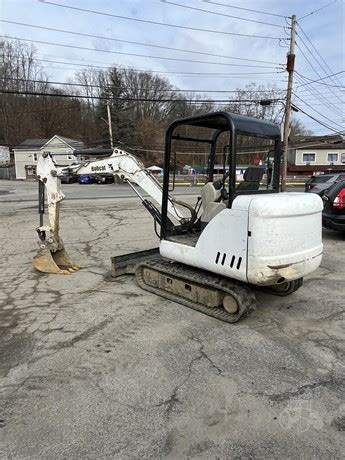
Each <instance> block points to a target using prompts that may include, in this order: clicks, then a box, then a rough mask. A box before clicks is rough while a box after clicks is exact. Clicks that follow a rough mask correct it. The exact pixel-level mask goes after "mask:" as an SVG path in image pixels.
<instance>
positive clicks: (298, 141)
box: [290, 134, 345, 150]
mask: <svg viewBox="0 0 345 460" xmlns="http://www.w3.org/2000/svg"><path fill="white" fill-rule="evenodd" d="M290 148H296V149H299V148H303V149H304V150H313V149H327V150H330V149H331V150H339V149H345V141H344V139H343V137H342V136H340V135H337V134H335V135H331V136H298V137H295V138H294V139H293V140H292V141H291V142H290Z"/></svg>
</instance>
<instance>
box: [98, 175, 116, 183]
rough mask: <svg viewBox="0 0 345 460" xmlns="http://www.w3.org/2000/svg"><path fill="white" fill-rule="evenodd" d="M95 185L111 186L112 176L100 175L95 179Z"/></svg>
mask: <svg viewBox="0 0 345 460" xmlns="http://www.w3.org/2000/svg"><path fill="white" fill-rule="evenodd" d="M95 182H96V184H113V183H114V176H113V175H111V174H102V175H99V176H96V177H95Z"/></svg>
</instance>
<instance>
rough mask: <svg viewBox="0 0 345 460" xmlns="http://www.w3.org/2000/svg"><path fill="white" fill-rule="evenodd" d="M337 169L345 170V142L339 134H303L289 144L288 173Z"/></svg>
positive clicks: (295, 173) (296, 173)
mask: <svg viewBox="0 0 345 460" xmlns="http://www.w3.org/2000/svg"><path fill="white" fill-rule="evenodd" d="M337 171H345V142H344V141H343V140H342V137H341V136H337V135H334V136H333V135H331V136H305V137H304V138H299V139H297V140H295V141H294V142H293V144H291V145H290V146H289V152H288V172H289V174H291V175H301V174H303V175H311V174H314V173H320V172H337Z"/></svg>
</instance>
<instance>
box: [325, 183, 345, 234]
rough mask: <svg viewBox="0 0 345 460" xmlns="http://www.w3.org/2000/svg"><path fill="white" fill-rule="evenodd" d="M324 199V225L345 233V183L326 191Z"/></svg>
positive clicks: (334, 185)
mask: <svg viewBox="0 0 345 460" xmlns="http://www.w3.org/2000/svg"><path fill="white" fill-rule="evenodd" d="M322 199H323V202H324V208H323V212H322V225H323V226H324V227H326V228H332V229H333V230H342V231H345V181H342V182H336V183H335V184H333V185H332V186H331V187H330V188H329V189H328V190H326V191H325V193H324V195H323V197H322Z"/></svg>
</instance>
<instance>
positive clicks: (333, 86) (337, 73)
mask: <svg viewBox="0 0 345 460" xmlns="http://www.w3.org/2000/svg"><path fill="white" fill-rule="evenodd" d="M296 73H298V74H299V75H300V76H301V77H302V78H304V79H305V80H309V81H310V83H303V84H301V85H299V86H298V88H301V87H302V86H305V85H310V84H312V83H320V84H322V85H325V86H330V87H332V88H345V86H344V85H338V86H337V85H330V84H329V83H324V82H321V80H326V79H327V78H332V77H335V76H336V75H340V74H341V73H345V70H341V71H340V72H336V73H333V74H332V75H327V77H322V78H318V79H317V80H312V79H311V78H308V77H306V76H305V75H302V74H300V73H299V72H296Z"/></svg>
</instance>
